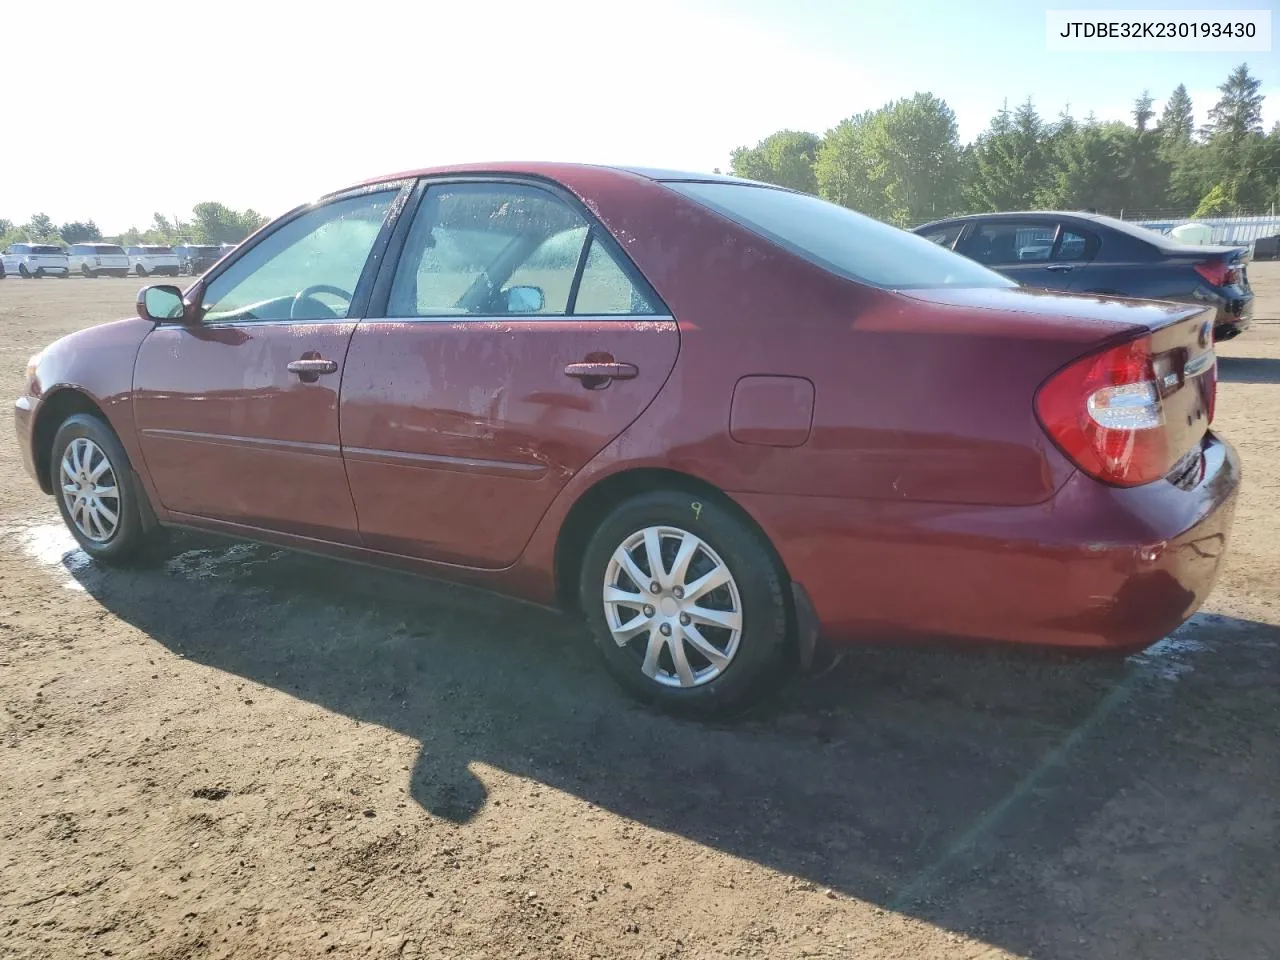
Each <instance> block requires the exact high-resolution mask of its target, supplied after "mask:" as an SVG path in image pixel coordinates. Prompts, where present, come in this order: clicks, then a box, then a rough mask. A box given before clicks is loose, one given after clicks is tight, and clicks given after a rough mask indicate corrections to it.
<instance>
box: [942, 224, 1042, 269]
mask: <svg viewBox="0 0 1280 960" xmlns="http://www.w3.org/2000/svg"><path fill="white" fill-rule="evenodd" d="M1057 229H1058V228H1057V225H1056V224H1053V223H1037V222H1035V221H1031V222H1028V221H1025V220H992V221H988V222H986V223H978V224H976V225H975V226H974V228H973V230H971V231H970V232H969V235H968V236H967V237H965V238H964V242H963V243H961V244H960V246H959V247H958V248H957V249H958V251H959V252H960V253H962V254H964V255H965V256H966V257H971V258H972V259H974V260H977V261H978V262H979V263H990V264H996V263H999V264H1014V263H1038V262H1042V261H1045V260H1048V259H1049V254H1051V253H1052V252H1053V240H1054V236H1055V235H1056V233H1057Z"/></svg>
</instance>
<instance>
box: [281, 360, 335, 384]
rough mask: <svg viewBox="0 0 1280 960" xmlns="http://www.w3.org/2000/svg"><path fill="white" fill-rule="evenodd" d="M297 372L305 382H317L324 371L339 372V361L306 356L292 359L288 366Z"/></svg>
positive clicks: (299, 377) (293, 371) (290, 370)
mask: <svg viewBox="0 0 1280 960" xmlns="http://www.w3.org/2000/svg"><path fill="white" fill-rule="evenodd" d="M286 369H287V370H288V371H289V372H290V373H296V374H297V375H298V379H299V380H301V381H302V382H303V383H315V382H316V381H317V380H318V379H320V374H322V373H337V372H338V361H337V360H325V359H323V358H321V357H304V358H303V359H301V360H290V361H289V365H288V367H287V368H286Z"/></svg>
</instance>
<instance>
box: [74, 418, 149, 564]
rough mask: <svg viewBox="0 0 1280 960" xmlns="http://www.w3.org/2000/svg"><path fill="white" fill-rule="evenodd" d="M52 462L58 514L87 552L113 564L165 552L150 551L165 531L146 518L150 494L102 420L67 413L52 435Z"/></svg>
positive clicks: (142, 559) (144, 558)
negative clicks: (146, 501) (142, 485)
mask: <svg viewBox="0 0 1280 960" xmlns="http://www.w3.org/2000/svg"><path fill="white" fill-rule="evenodd" d="M48 463H49V468H50V470H49V472H50V479H51V480H52V481H53V490H54V493H55V494H56V495H57V501H58V512H59V513H61V514H62V519H63V521H64V522H65V523H66V525H67V528H68V529H69V530H70V531H71V534H72V536H74V537H75V538H76V541H77V542H78V543H79V544H80V546H81V548H82V549H83V550H84V552H85V553H87V554H89V556H91V557H93V559H95V560H100V561H101V562H103V563H109V564H127V563H134V562H138V561H144V560H148V559H157V558H158V557H159V556H160V555H161V553H162V552H160V551H155V550H152V549H151V548H152V547H154V546H157V545H160V544H161V543H162V542H163V537H162V536H161V531H160V530H159V529H158V528H157V527H155V526H154V524H152V525H150V526H149V525H148V524H146V523H144V522H143V519H142V516H143V510H144V509H146V507H145V504H144V501H143V498H144V497H145V496H146V494H145V493H144V492H143V490H142V487H141V485H140V484H138V483H137V482H135V478H134V476H133V467H132V466H131V465H130V463H129V455H128V454H127V453H125V450H124V447H123V446H122V445H121V444H120V440H119V438H118V437H117V436H116V435H115V432H114V431H113V430H112V429H111V427H110V426H108V425H107V424H106V423H105V422H104V421H102V420H101V419H99V418H98V417H96V416H93V415H92V414H87V413H77V414H74V415H72V416H70V417H68V418H67V419H66V421H65V422H64V423H63V424H62V426H60V427H59V428H58V432H57V435H56V436H55V437H54V438H53V449H52V450H51V451H50V457H49V461H48ZM146 512H147V515H148V516H150V510H149V509H148V510H147V511H146Z"/></svg>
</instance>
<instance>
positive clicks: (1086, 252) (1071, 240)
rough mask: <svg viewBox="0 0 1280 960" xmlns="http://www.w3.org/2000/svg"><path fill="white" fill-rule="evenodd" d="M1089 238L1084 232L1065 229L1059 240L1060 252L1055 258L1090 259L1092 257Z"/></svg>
mask: <svg viewBox="0 0 1280 960" xmlns="http://www.w3.org/2000/svg"><path fill="white" fill-rule="evenodd" d="M1089 248H1090V243H1089V238H1088V237H1086V236H1085V235H1084V234H1081V233H1075V232H1074V231H1071V230H1063V231H1062V237H1061V239H1060V240H1059V241H1058V253H1057V256H1055V257H1054V258H1053V259H1055V260H1088V259H1089V257H1090V249H1089Z"/></svg>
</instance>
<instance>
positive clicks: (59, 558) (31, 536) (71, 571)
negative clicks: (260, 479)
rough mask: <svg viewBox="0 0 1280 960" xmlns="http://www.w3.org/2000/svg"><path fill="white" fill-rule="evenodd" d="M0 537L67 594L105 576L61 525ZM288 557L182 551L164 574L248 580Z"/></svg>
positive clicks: (246, 548)
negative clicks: (263, 567)
mask: <svg viewBox="0 0 1280 960" xmlns="http://www.w3.org/2000/svg"><path fill="white" fill-rule="evenodd" d="M0 535H3V536H5V537H7V538H9V539H10V540H11V541H12V542H16V543H17V545H18V547H19V549H21V551H22V552H23V554H25V555H26V556H27V557H29V558H30V559H31V560H33V561H35V562H36V563H37V564H39V565H40V566H42V567H45V568H46V569H48V570H49V571H50V572H51V573H53V574H54V575H55V576H56V577H57V579H58V581H59V585H60V586H61V587H62V588H63V589H64V590H79V591H84V590H85V585H86V584H88V585H89V586H93V585H94V583H95V578H98V577H102V576H103V575H104V572H103V571H102V570H101V569H100V568H98V567H97V566H96V565H95V564H94V562H93V560H92V559H91V558H90V556H89V555H88V554H87V553H85V552H84V551H83V550H81V549H80V545H79V544H78V543H76V540H75V538H74V537H73V536H71V533H70V531H68V530H67V528H66V526H65V525H64V524H62V523H61V522H60V521H53V522H45V523H30V524H12V523H10V524H4V525H0ZM286 554H287V551H285V550H274V549H272V548H270V547H265V546H262V545H260V544H255V543H233V544H231V545H230V546H228V547H225V548H223V549H220V550H218V549H213V548H200V549H194V550H186V551H183V552H182V553H179V554H177V555H176V556H174V557H171V558H170V559H169V560H167V561H166V562H165V564H164V570H165V572H166V573H168V574H170V575H172V576H178V577H182V578H184V579H187V580H212V579H224V580H238V579H241V578H243V577H246V576H248V575H249V574H250V572H251V571H252V568H253V567H256V566H258V565H259V564H263V563H269V562H271V561H273V560H278V559H280V558H281V557H283V556H285V555H286Z"/></svg>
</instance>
